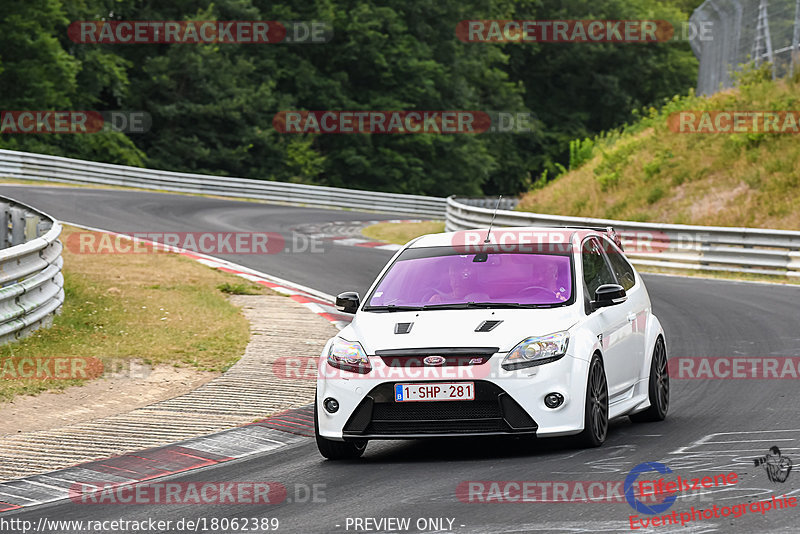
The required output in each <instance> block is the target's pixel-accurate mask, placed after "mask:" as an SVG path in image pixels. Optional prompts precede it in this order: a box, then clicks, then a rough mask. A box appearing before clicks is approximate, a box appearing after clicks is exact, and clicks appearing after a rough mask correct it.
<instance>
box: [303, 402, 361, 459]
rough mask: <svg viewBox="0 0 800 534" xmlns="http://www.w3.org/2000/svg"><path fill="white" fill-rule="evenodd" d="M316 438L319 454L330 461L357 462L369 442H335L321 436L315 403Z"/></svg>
mask: <svg viewBox="0 0 800 534" xmlns="http://www.w3.org/2000/svg"><path fill="white" fill-rule="evenodd" d="M314 437H315V438H316V440H317V449H319V453H320V454H321V455H322V456H324V457H325V458H327V459H328V460H355V459H356V458H360V457H361V455H362V454H364V451H365V450H366V448H367V440H365V439H360V440H355V441H335V440H332V439H328V438H323V437H322V436H320V435H319V414H318V413H317V403H316V401H314Z"/></svg>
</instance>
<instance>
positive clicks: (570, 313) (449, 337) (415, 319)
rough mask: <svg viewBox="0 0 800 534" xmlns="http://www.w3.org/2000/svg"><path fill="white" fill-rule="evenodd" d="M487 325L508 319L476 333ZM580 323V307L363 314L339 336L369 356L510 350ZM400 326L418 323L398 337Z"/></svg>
mask: <svg viewBox="0 0 800 534" xmlns="http://www.w3.org/2000/svg"><path fill="white" fill-rule="evenodd" d="M483 321H502V322H501V323H499V324H498V325H497V326H496V327H494V328H493V329H492V330H491V331H490V332H476V329H477V328H478V326H479V325H480V324H481V323H482V322H483ZM576 322H577V319H576V317H575V307H574V306H569V307H563V308H550V309H538V310H537V309H530V310H525V309H494V310H491V309H475V310H428V311H407V312H389V313H386V312H364V311H359V312H358V314H357V315H356V317H355V319H354V320H353V322H352V323H351V324H350V325H348V326H347V327H345V328H344V329H343V330H342V331H341V332H340V333H339V336H340V337H342V338H344V339H346V340H348V341H359V342H360V343H361V346H362V347H364V350H365V351H366V352H367V354H369V355H374V354H375V351H376V350H387V349H406V348H409V349H413V348H432V347H437V348H442V347H499V352H507V351H509V350H511V349H512V348H514V347H515V346H516V345H517V344H518V343H519V342H520V341H522V340H523V339H525V338H527V337H530V336H540V335H546V334H552V333H554V332H560V331H563V330H567V329H569V328H570V327H571V326H572V325H574V324H575V323H576ZM398 323H413V325H412V326H411V330H410V331H409V332H408V333H406V334H395V326H396V325H397V324H398Z"/></svg>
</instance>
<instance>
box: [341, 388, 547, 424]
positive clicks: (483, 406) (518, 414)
mask: <svg viewBox="0 0 800 534" xmlns="http://www.w3.org/2000/svg"><path fill="white" fill-rule="evenodd" d="M425 383H426V384H433V383H435V382H425ZM474 383H475V400H472V401H440V402H395V401H394V384H393V383H386V384H381V385H379V386H377V387H375V388H374V389H373V390H372V391H370V393H369V394H368V395H367V396H366V397H365V399H364V400H363V401H362V402H361V404H359V406H358V407H357V408H356V410H355V411H354V412H353V415H352V416H351V417H350V420H349V421H348V422H347V424H346V425H345V427H344V434H345V435H346V436H369V437H392V436H398V437H401V436H404V435H426V434H435V435H443V434H480V433H520V432H535V431H536V429H537V424H536V422H535V421H534V420H533V419H532V418H531V417H530V416H529V415H528V414H527V412H525V410H523V409H522V407H521V406H520V405H519V404H517V402H516V401H514V399H512V398H511V397H510V396H509V395H508V394H507V393H505V392H504V391H503V390H502V389H501V388H500V387H498V386H496V385H495V384H492V383H491V382H484V381H475V382H474Z"/></svg>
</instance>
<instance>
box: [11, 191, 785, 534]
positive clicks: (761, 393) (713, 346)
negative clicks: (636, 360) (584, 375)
mask: <svg viewBox="0 0 800 534" xmlns="http://www.w3.org/2000/svg"><path fill="white" fill-rule="evenodd" d="M0 194H2V195H6V196H10V197H13V198H17V199H19V200H21V201H24V202H27V203H30V204H32V205H34V206H36V207H38V208H41V209H43V210H45V211H47V212H49V213H50V214H51V215H54V216H55V217H57V218H59V219H61V220H64V221H69V222H76V223H81V224H84V225H89V226H95V227H100V228H104V229H109V230H116V231H135V230H148V231H163V230H173V231H195V230H226V231H275V232H282V233H284V234H286V235H288V233H287V232H289V231H290V230H291V228H292V227H294V226H297V225H299V224H304V223H310V222H324V221H339V220H371V219H379V218H397V217H396V216H380V215H375V214H367V213H357V212H352V211H335V210H327V211H326V210H321V209H309V208H298V207H286V206H276V205H269V204H255V203H249V202H235V201H227V200H217V199H207V198H201V197H190V196H178V195H166V194H157V193H141V192H130V191H121V190H96V189H78V188H61V187H58V188H55V187H8V186H3V187H0ZM389 257H390V253H389V252H385V251H376V250H368V249H365V250H360V249H358V248H357V247H344V246H336V247H333V246H330V247H328V248H327V249H326V251H325V253H324V254H310V253H305V254H275V255H272V256H247V255H242V256H236V257H233V256H229V257H226V259H230V260H231V261H236V262H237V263H241V264H243V265H246V266H248V267H252V268H255V269H258V270H261V271H264V272H267V273H270V274H273V275H276V276H279V277H282V278H286V279H289V280H292V281H295V282H298V283H301V284H304V285H308V286H310V287H313V288H315V289H319V290H321V291H325V292H327V293H336V292H338V291H341V290H344V289H351V288H352V289H358V290H361V291H363V290H364V289H365V288H366V287H367V286H368V285H369V283H370V282H371V281H372V278H373V277H374V276H375V275H376V273H377V272H378V271H379V269H380V268H381V267H382V266H383V264H384V263H385V262H386V261H387V259H388V258H389ZM645 279H646V284H647V287H648V290H649V292H650V295H651V298H652V301H653V308H654V311H655V313H656V314H657V315H658V316H659V318H660V319H661V321H662V323H663V324H664V328H665V330H666V335H667V342H668V349H669V354H670V358H671V359H674V358H678V357H687V356H694V357H699V356H710V357H742V358H745V357H747V358H763V357H788V356H793V357H800V327H799V326H798V322H799V321H800V313H798V307H799V306H800V287H790V286H782V285H767V284H755V283H739V282H728V281H715V280H705V279H689V278H681V277H668V276H657V275H647V276H645ZM797 384H798V382H797V380H796V379H795V380H793V379H784V380H763V379H761V380H751V379H738V380H719V379H716V380H707V379H699V380H677V379H673V380H672V395H671V397H672V402H671V406H670V413H669V416H668V418H667V420H666V421H664V422H662V423H650V424H633V423H631V422H629V420H628V419H627V418H623V419H619V420H617V421H614V422H612V424H611V428H610V432H609V438H608V440H607V442H606V443H605V445H604V446H603V447H600V448H597V449H587V450H584V449H580V448H575V447H574V446H573V445H572V443H571V442H570V441H569V440H566V439H551V440H544V439H542V440H531V439H521V438H520V439H518V438H502V439H501V438H482V439H461V438H451V439H440V440H426V441H414V442H392V441H389V442H372V443H370V444H369V446H368V448H367V452H366V454H365V455H364V457H363V458H362V459H361V460H360V461H352V462H340V463H337V462H329V461H324V460H323V459H322V458H321V457H320V456H319V455H318V453H317V451H316V447H315V445H314V443H313V441H312V440H310V439H309V440H307V441H306V442H304V443H301V444H300V445H297V446H294V447H293V448H291V449H288V450H283V451H282V452H278V453H275V454H272V455H265V456H259V457H252V458H246V459H242V460H237V461H234V462H230V463H225V464H221V465H218V466H215V467H210V468H206V469H202V470H197V471H192V472H190V473H188V474H184V475H180V476H176V477H173V480H179V481H198V482H199V481H215V482H220V481H274V482H280V483H281V484H283V485H285V486H286V487H287V488H288V499H287V501H285V502H282V503H278V504H270V505H236V506H230V505H216V506H207V505H202V506H200V505H193V504H190V505H160V506H132V505H109V504H106V505H91V506H87V505H79V504H74V503H72V502H69V501H62V502H57V503H52V504H49V505H41V506H38V507H34V508H29V509H24V510H21V511H20V512H18V513H13V512H12V513H7V514H3V515H2V516H0V517H1V518H3V519H6V520H8V519H12V518H15V519H28V520H32V521H34V522H36V521H38V519H39V518H41V517H47V518H50V519H60V520H97V521H106V520H115V519H123V520H136V521H142V520H147V519H154V520H156V521H158V520H171V521H172V522H173V523H172V524H173V525H175V524H177V521H179V520H181V519H182V518H183V519H198V518H206V520H207V521H211V520H212V518H216V519H223V518H228V519H232V518H252V517H256V518H273V517H274V518H277V519H278V520H279V522H280V526H279V528H278V529H277V531H278V532H306V533H317V532H325V533H327V532H458V533H479V532H480V533H482V532H492V533H495V532H496V533H512V532H514V533H517V532H519V533H523V532H587V533H588V532H631V531H632V528H631V527H632V526H631V522H630V519H629V518H630V516H632V515H638V516H639V519H650V518H652V517H661V516H664V515H671V514H672V512H673V511H676V512H678V518H680V514H681V513H691V511H692V508H694V510H702V509H713V507H714V506H717V507H718V509H719V510H722V507H734V508H733V509H732V510H735V511H736V513H738V514H739V515H741V512H742V506H741V505H748V504H749V503H754V502H756V501H758V500H763V499H770V498H771V497H773V496H775V497H780V496H783V495H784V494H785V495H787V496H789V497H791V496H794V497H795V498H797V497H800V489H798V488H800V484H798V481H800V467H797V468H796V470H795V471H793V472H791V473H790V476H789V477H788V479H787V480H786V481H785V482H772V481H770V480H769V479H768V477H767V473H766V471H765V469H764V467H763V466H755V463H754V461H753V460H754V459H755V458H757V457H763V456H764V455H765V454H766V453H767V451H768V449H769V448H770V447H771V446H773V445H775V446H779V447H780V448H781V451H782V453H783V454H784V456H786V457H789V458H793V459H794V462H795V464H800V416H798V414H799V413H800V390H798V387H797ZM643 462H662V463H664V464H666V465H667V466H668V467H670V468H671V469H672V471H673V474H672V475H670V476H671V477H673V478H672V479H674V476H675V475H680V476H681V477H683V478H684V479H685V478H699V477H704V476H713V475H715V474H721V473H728V472H730V471H735V472H736V473H737V474H738V483H737V484H736V485H734V486H730V487H728V488H717V489H715V490H712V491H709V492H707V493H703V494H702V495H700V496H697V495H693V496H689V497H686V496H681V497H680V498H678V499H677V501H676V502H675V503H674V504H673V506H672V507H671V508H669V509H668V510H667V511H665V512H663V513H660V514H658V515H656V516H650V515H646V514H642V513H639V512H635V511H634V509H633V508H632V507H631V506H630V505H629V504H628V503H626V502H625V501H624V499H623V500H622V502H617V503H565V502H547V503H542V502H527V503H520V502H502V503H498V502H490V503H485V502H462V500H460V499H459V497H458V493H457V488H459V487H461V488H465V487H469V486H468V484H469V482H470V481H483V484H485V486H484V487H485V488H487V491H489V490H490V489H493V491H494V492H495V493H494V494H490V495H491V496H492V497H493V499H494V500H495V501H496V500H498V499H503V497H502V495H500V494H499V493H498V491H503V490H505V491H506V492H507V494H508V496H509V499H507V500H511V499H513V498H514V496H515V495H518V493H519V490H518V489H516V486H514V485H509V484H508V482H509V481H518V482H538V483H548V482H549V483H552V482H560V481H601V482H604V483H606V482H607V483H614V482H619V481H622V480H624V479H625V478H626V476H627V475H628V473H629V471H630V470H631V469H632V468H634V467H635V466H637V465H638V464H641V463H643ZM643 478H650V479H655V478H657V477H656V476H655V474H654V473H651V476H650V477H647V476H643ZM492 481H496V482H498V484H496V485H494V486H492V485H491V482H492ZM473 487H477V486H473ZM545 487H546V486H545ZM314 488H316V491H315V492H314V491H313V489H314ZM309 489H311V490H312V491H311V493H314V494H315V498H310V497H309V496H308V495H309V491H308V490H309ZM569 491H570V492H572V491H573V490H572V489H570V490H569ZM484 495H486V494H485V493H484ZM467 497H468V495H467ZM473 497H474V499H477V498H479V497H480V494H479V493H476V494H474V495H473ZM465 500H468V499H465ZM773 506H777V505H773ZM762 508H763V507H762ZM390 518H399V519H401V520H405V519H408V520H409V521H410V523H409V526H408V527H407V528H406V527H405V525H404V524H395V523H391V524H389V526H388V527H387V524H386V523H376V522H380V521H386V520H388V519H390ZM373 520H374V521H375V522H373ZM798 520H800V505H799V506H798V507H795V508H782V509H773V510H769V511H766V512H765V513H763V514H762V513H760V512H759V511H757V510H756V511H752V509H751V508H747V510H746V513H744V515H741V516H740V517H733V515H731V516H729V517H725V518H722V517H716V518H715V517H711V518H709V519H698V516H697V514H695V520H694V521H693V522H689V523H687V524H686V525H685V526H683V527H681V526H680V525H677V526H675V525H672V526H669V525H667V526H653V527H651V528H650V529H649V530H647V529H645V528H641V529H640V530H635V529H634V531H637V532H661V533H669V532H678V531H680V532H770V533H776V532H797V531H798V526H797V525H798ZM633 526H634V527H642V525H641V524H639V523H636V524H634V525H633ZM85 531H86V530H83V532H85ZM156 531H157V532H177V531H178V530H176V529H175V528H174V527H173V528H172V529H167V530H163V529H162V530H156ZM266 531H267V530H255V532H266ZM4 532H5V530H4ZM63 532H81V530H79V529H77V528H75V529H73V530H63ZM208 532H243V530H241V529H239V530H235V529H233V528H227V529H223V528H217V529H216V530H208ZM249 532H253V531H252V530H250V531H249Z"/></svg>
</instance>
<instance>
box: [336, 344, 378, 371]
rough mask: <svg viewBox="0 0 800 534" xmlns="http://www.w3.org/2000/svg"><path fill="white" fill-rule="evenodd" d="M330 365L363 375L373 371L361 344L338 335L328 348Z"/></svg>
mask: <svg viewBox="0 0 800 534" xmlns="http://www.w3.org/2000/svg"><path fill="white" fill-rule="evenodd" d="M328 365H330V366H332V367H336V368H337V369H342V370H343V371H350V372H351V373H359V374H362V375H365V374H367V373H369V372H370V371H372V366H371V365H370V363H369V358H368V357H367V355H366V354H365V353H364V349H362V348H361V344H360V343H358V342H357V341H353V342H350V341H345V340H344V339H341V338H338V337H337V338H336V339H334V340H333V343H331V348H330V349H329V350H328Z"/></svg>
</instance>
